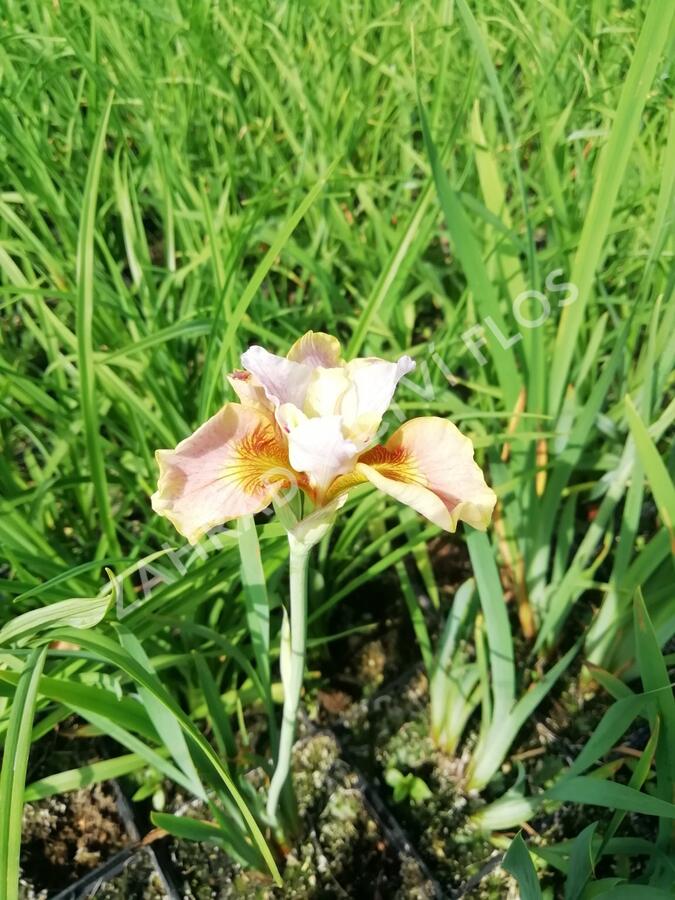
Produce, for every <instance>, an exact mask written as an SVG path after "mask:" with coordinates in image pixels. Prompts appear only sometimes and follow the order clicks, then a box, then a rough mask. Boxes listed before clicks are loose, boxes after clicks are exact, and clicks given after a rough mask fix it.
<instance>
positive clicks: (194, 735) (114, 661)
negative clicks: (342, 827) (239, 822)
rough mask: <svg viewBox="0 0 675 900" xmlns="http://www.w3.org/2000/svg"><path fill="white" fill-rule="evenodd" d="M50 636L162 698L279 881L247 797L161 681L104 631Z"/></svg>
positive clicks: (69, 631) (70, 631)
mask: <svg viewBox="0 0 675 900" xmlns="http://www.w3.org/2000/svg"><path fill="white" fill-rule="evenodd" d="M52 638H56V639H60V640H64V641H71V642H72V643H77V644H80V645H81V646H82V647H84V648H86V649H88V650H90V651H91V652H92V653H96V654H97V655H98V656H99V657H100V658H101V659H103V660H105V661H106V662H108V663H110V664H111V665H113V666H115V667H117V668H118V669H121V670H122V671H123V672H126V674H127V675H129V677H130V678H132V679H133V680H134V681H135V682H136V683H137V684H138V685H139V686H142V687H144V688H146V689H147V690H148V691H149V692H150V693H152V694H153V695H154V696H155V697H156V698H157V699H158V700H160V701H162V702H163V703H164V704H165V705H166V706H167V708H168V709H169V710H171V711H172V712H173V714H174V715H175V717H176V719H177V720H178V722H179V724H180V727H181V728H182V730H183V731H184V733H185V735H186V736H187V737H189V738H191V740H193V741H194V742H195V744H196V745H197V746H198V747H199V749H200V750H201V751H202V752H203V754H204V755H205V756H206V758H207V759H208V761H209V762H210V763H211V765H212V766H213V768H214V769H215V770H216V772H217V774H218V775H219V777H220V778H221V779H222V782H223V785H224V786H225V788H226V789H227V790H228V791H229V792H230V794H231V795H232V799H233V800H234V802H235V803H236V804H237V806H238V808H239V810H240V812H241V814H242V816H243V817H244V820H245V821H246V825H247V827H248V829H249V831H250V833H251V836H252V838H253V840H254V841H255V843H256V845H257V846H258V849H259V850H260V853H261V855H262V857H263V859H264V860H265V863H266V865H267V867H268V869H269V871H270V873H271V875H272V877H273V878H274V880H275V881H276V882H277V884H281V875H280V874H279V869H278V868H277V864H276V862H275V861H274V857H273V856H272V854H271V852H270V849H269V847H268V846H267V842H266V841H265V838H264V837H263V834H262V832H261V830H260V826H259V825H258V823H257V822H256V820H255V818H254V816H253V814H252V813H251V811H250V809H249V808H248V806H247V804H246V801H245V800H244V798H243V797H242V795H241V794H240V792H239V790H238V789H237V787H236V785H235V784H234V782H233V781H232V778H231V777H230V774H229V772H228V771H227V767H226V766H225V764H224V763H223V761H222V760H221V759H220V757H219V756H218V754H217V753H216V752H215V750H214V749H213V747H212V746H211V745H210V744H209V742H208V741H207V740H206V738H205V737H204V735H203V734H202V733H201V732H200V731H199V729H198V728H197V727H196V725H195V724H194V722H192V720H191V719H190V718H189V717H188V716H187V715H186V714H185V712H184V711H183V710H182V709H181V707H180V705H179V704H178V702H177V701H176V700H174V698H173V697H172V696H171V695H170V694H169V692H168V691H167V690H166V689H165V687H164V685H163V684H162V683H161V681H160V680H159V679H158V678H157V677H156V676H153V675H151V674H149V673H148V671H147V670H146V669H145V668H144V667H143V666H141V665H139V664H138V662H137V661H136V660H135V659H134V658H133V657H132V656H131V655H130V654H129V653H127V652H126V651H125V650H124V648H122V647H120V646H119V644H116V643H115V642H114V641H111V640H110V639H109V638H106V637H104V636H103V635H100V634H96V633H95V632H91V631H78V630H77V629H74V628H73V629H69V628H64V629H57V630H55V631H54V633H53V635H52Z"/></svg>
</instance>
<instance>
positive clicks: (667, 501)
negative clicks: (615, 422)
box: [625, 395, 675, 533]
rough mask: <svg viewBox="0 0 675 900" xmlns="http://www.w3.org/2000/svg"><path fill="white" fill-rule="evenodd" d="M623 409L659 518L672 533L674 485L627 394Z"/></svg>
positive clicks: (674, 516) (673, 522) (674, 502)
mask: <svg viewBox="0 0 675 900" xmlns="http://www.w3.org/2000/svg"><path fill="white" fill-rule="evenodd" d="M625 409H626V418H627V419H628V425H629V427H630V430H631V434H632V435H633V440H634V441H635V446H636V448H637V452H638V456H639V458H640V462H641V463H642V468H643V470H644V473H645V476H646V478H647V481H648V482H649V485H650V487H651V489H652V493H653V495H654V500H655V501H656V505H657V506H658V508H659V512H660V514H661V518H662V519H663V521H664V523H665V525H666V526H667V527H668V529H669V530H670V532H671V533H672V532H673V529H674V528H675V486H674V485H673V481H672V478H671V477H670V475H669V474H668V470H667V469H666V465H665V463H664V462H663V460H662V459H661V456H660V455H659V452H658V450H657V449H656V446H655V445H654V442H653V441H652V439H651V438H650V436H649V432H648V431H647V428H646V426H645V424H644V422H643V421H642V419H641V418H640V415H639V413H638V411H637V410H636V409H635V406H634V405H633V402H632V400H631V399H630V397H629V396H628V395H626V398H625Z"/></svg>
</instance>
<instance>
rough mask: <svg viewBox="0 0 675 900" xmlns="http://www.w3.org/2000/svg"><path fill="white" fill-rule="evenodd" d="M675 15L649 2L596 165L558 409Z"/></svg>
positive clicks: (566, 324) (558, 353) (557, 367)
mask: <svg viewBox="0 0 675 900" xmlns="http://www.w3.org/2000/svg"><path fill="white" fill-rule="evenodd" d="M674 15H675V7H673V6H672V5H671V4H669V3H663V2H661V0H651V2H650V4H649V6H648V7H647V15H646V18H645V20H644V24H643V26H642V30H641V32H640V37H639V40H638V43H637V46H636V48H635V53H634V55H633V59H632V61H631V65H630V69H629V71H628V74H627V76H626V78H625V80H624V83H623V88H622V91H621V97H620V99H619V105H618V107H617V110H616V114H615V116H614V121H613V122H612V130H611V132H610V135H609V139H608V140H607V143H606V144H605V146H604V147H603V150H602V152H601V155H600V158H599V160H598V162H597V165H596V172H595V178H594V186H593V193H592V195H591V200H590V203H589V207H588V210H587V211H586V215H585V217H584V225H583V230H582V232H581V238H580V239H579V246H578V247H577V252H576V255H575V258H574V265H573V267H572V274H571V278H570V280H571V281H572V282H573V283H574V284H575V285H576V286H577V289H578V291H579V296H578V299H577V300H576V302H575V303H572V304H571V305H569V306H566V307H565V309H564V310H563V313H562V317H561V319H560V325H559V327H558V334H557V337H556V343H555V350H554V354H553V361H552V364H551V380H550V385H549V404H548V407H549V412H550V413H553V414H555V413H556V412H557V410H558V408H559V406H560V402H561V400H562V396H563V393H564V390H565V386H566V384H567V381H568V375H569V369H570V365H571V362H572V357H573V355H574V351H575V347H576V346H577V338H578V336H579V331H580V329H581V325H582V322H583V321H584V316H585V314H586V308H587V306H588V305H589V302H590V299H591V297H592V295H593V280H594V278H595V273H596V270H597V268H598V266H599V265H600V263H601V261H602V257H603V250H604V247H605V241H606V238H607V233H608V230H609V226H610V222H611V218H612V213H613V211H614V205H615V203H616V199H617V196H618V194H619V189H620V187H621V182H622V181H623V177H624V173H625V171H626V166H627V165H628V160H629V158H630V154H631V150H632V148H633V143H634V141H635V138H636V137H637V134H638V129H639V128H640V120H641V116H642V110H643V108H644V105H645V101H646V99H647V94H648V92H649V90H650V89H651V86H652V82H653V80H654V75H655V73H656V70H657V66H658V65H659V62H660V58H661V53H662V52H663V48H664V47H665V46H666V42H667V40H668V35H669V34H670V25H671V23H672V21H673V16H674Z"/></svg>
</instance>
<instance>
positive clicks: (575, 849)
mask: <svg viewBox="0 0 675 900" xmlns="http://www.w3.org/2000/svg"><path fill="white" fill-rule="evenodd" d="M597 827H598V823H597V822H591V824H590V825H587V826H586V828H584V830H583V831H582V832H581V833H580V834H578V835H577V837H576V838H575V840H574V843H573V844H572V851H571V853H570V868H569V874H568V876H567V881H566V882H565V900H579V898H580V897H581V895H582V893H583V891H584V888H585V887H586V884H587V883H588V879H589V878H590V877H591V874H592V873H593V847H592V843H593V835H594V834H595V829H596V828H597Z"/></svg>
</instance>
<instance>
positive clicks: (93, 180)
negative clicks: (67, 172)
mask: <svg viewBox="0 0 675 900" xmlns="http://www.w3.org/2000/svg"><path fill="white" fill-rule="evenodd" d="M112 102H113V97H112V94H111V95H110V97H109V98H108V103H107V105H106V108H105V112H104V113H103V116H102V118H101V121H100V123H99V126H98V132H97V134H96V140H95V142H94V147H93V150H92V154H91V160H90V164H89V171H88V172H87V182H86V184H85V188H84V200H83V205H82V215H81V218H80V229H79V237H78V247H77V321H76V332H77V354H78V364H79V365H78V370H79V376H80V402H81V403H82V418H83V423H84V429H85V439H86V445H87V454H88V458H89V468H90V472H91V482H92V484H93V486H94V496H95V497H96V504H97V519H98V521H99V522H100V526H101V529H102V530H103V533H104V534H105V536H106V539H107V542H108V548H109V550H110V552H111V553H112V554H113V555H115V556H119V555H120V550H119V544H118V542H117V534H116V531H115V520H114V518H113V515H112V510H111V507H110V497H109V494H108V479H107V476H106V466H105V463H104V458H103V448H102V446H101V435H100V431H99V413H98V399H97V396H96V373H95V368H94V347H93V339H92V329H93V319H94V279H95V273H94V231H95V229H96V204H97V200H98V185H99V179H100V175H101V163H102V161H103V151H104V149H105V140H106V133H107V129H108V120H109V118H110V110H111V108H112Z"/></svg>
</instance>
